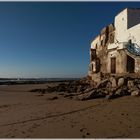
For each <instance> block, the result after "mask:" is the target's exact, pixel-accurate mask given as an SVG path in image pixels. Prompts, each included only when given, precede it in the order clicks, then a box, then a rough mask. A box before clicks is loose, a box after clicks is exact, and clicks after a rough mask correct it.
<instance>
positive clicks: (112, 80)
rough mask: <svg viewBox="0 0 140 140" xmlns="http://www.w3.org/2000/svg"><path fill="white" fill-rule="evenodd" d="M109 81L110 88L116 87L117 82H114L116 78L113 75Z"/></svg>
mask: <svg viewBox="0 0 140 140" xmlns="http://www.w3.org/2000/svg"><path fill="white" fill-rule="evenodd" d="M109 81H110V82H111V87H112V88H116V87H117V82H116V79H115V78H114V77H110V78H109Z"/></svg>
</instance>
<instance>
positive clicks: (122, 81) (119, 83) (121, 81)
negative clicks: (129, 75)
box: [118, 78, 124, 87]
mask: <svg viewBox="0 0 140 140" xmlns="http://www.w3.org/2000/svg"><path fill="white" fill-rule="evenodd" d="M123 85H124V78H119V80H118V87H121V86H123Z"/></svg>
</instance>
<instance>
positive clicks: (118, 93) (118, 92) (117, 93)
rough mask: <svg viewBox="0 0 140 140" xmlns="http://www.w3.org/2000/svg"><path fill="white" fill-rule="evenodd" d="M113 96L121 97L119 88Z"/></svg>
mask: <svg viewBox="0 0 140 140" xmlns="http://www.w3.org/2000/svg"><path fill="white" fill-rule="evenodd" d="M115 95H116V96H122V89H121V88H119V89H118V90H116V92H115Z"/></svg>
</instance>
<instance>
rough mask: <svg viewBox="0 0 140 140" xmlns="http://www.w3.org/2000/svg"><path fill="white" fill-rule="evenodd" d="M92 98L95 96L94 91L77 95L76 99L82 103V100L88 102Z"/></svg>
mask: <svg viewBox="0 0 140 140" xmlns="http://www.w3.org/2000/svg"><path fill="white" fill-rule="evenodd" d="M94 96H95V91H94V90H93V91H91V92H88V93H84V94H81V95H78V96H77V99H78V100H82V101H83V100H89V99H92V98H94Z"/></svg>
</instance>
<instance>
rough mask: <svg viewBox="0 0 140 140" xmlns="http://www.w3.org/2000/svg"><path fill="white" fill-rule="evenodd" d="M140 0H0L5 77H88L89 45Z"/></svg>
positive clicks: (0, 64) (0, 67)
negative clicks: (121, 13) (101, 31)
mask: <svg viewBox="0 0 140 140" xmlns="http://www.w3.org/2000/svg"><path fill="white" fill-rule="evenodd" d="M126 7H136V8H140V2H130V3H128V2H12V3H10V2H0V77H8V78H12V77H26V78H27V77H46V78H54V77H59V78H61V77H62V78H64V77H83V76H86V75H87V71H88V65H89V49H90V43H91V41H92V40H93V39H94V37H96V35H98V33H99V32H100V30H101V29H102V28H103V27H104V26H106V25H108V24H110V23H112V22H113V21H114V16H115V15H116V14H118V12H120V11H121V10H123V9H124V8H126Z"/></svg>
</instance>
